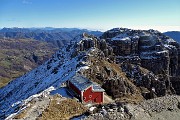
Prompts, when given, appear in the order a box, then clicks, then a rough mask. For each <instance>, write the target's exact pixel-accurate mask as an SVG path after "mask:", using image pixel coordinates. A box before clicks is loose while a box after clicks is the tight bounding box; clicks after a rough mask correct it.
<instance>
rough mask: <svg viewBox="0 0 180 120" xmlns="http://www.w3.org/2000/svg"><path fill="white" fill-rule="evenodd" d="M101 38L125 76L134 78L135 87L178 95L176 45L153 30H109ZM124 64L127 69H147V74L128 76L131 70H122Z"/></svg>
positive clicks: (157, 94)
mask: <svg viewBox="0 0 180 120" xmlns="http://www.w3.org/2000/svg"><path fill="white" fill-rule="evenodd" d="M101 38H102V39H106V41H107V42H108V44H109V45H110V46H111V47H112V48H113V52H114V54H115V55H116V56H115V59H116V63H119V64H121V65H122V66H123V67H124V72H126V76H127V77H128V78H129V79H133V80H134V81H135V82H134V83H135V85H136V86H140V87H143V88H145V89H147V90H148V91H149V92H151V91H152V90H153V91H154V92H153V91H152V92H153V94H154V95H155V96H164V95H165V94H172V93H177V94H179V93H180V90H179V89H178V86H177V84H179V85H180V83H179V82H180V77H178V76H179V73H180V69H179V68H180V67H179V66H180V62H179V61H180V50H179V44H178V43H177V42H175V41H174V40H173V39H171V38H169V37H167V36H165V35H163V34H161V33H160V32H158V31H155V30H147V31H145V30H131V29H126V28H114V29H111V30H109V31H107V32H105V33H104V34H103V35H102V36H101ZM127 64H129V67H130V66H131V64H133V65H136V66H140V67H142V68H146V69H147V70H148V71H150V72H149V73H146V74H142V73H141V72H140V73H139V72H138V73H130V71H131V72H132V71H133V70H132V69H131V68H128V67H126V68H125V66H126V65H127ZM131 67H132V66H131ZM133 69H134V67H133ZM137 71H138V70H137ZM147 90H146V92H147ZM152 92H151V93H152Z"/></svg>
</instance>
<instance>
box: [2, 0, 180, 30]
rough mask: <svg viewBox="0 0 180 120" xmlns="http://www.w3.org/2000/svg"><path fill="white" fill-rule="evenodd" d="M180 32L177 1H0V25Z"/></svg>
mask: <svg viewBox="0 0 180 120" xmlns="http://www.w3.org/2000/svg"><path fill="white" fill-rule="evenodd" d="M3 27H78V28H89V29H99V30H107V29H110V28H113V27H128V28H134V29H150V28H154V29H158V30H160V31H167V30H179V31H180V0H0V28H3Z"/></svg>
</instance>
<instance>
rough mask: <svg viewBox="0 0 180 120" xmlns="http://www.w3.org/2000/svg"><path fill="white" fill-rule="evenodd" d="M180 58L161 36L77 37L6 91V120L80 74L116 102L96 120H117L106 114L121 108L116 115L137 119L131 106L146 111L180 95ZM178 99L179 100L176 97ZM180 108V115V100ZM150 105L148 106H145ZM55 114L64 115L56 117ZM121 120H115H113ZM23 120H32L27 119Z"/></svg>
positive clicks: (126, 32)
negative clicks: (139, 106) (106, 119)
mask: <svg viewBox="0 0 180 120" xmlns="http://www.w3.org/2000/svg"><path fill="white" fill-rule="evenodd" d="M179 58H180V49H179V44H178V43H177V42H175V41H174V40H173V39H171V38H169V37H167V36H165V35H164V34H162V33H160V32H158V31H155V30H131V29H127V28H114V29H111V30H108V31H106V32H104V33H103V34H102V36H100V37H96V36H93V35H89V34H86V33H83V34H82V35H79V36H77V37H75V38H74V39H73V40H72V41H71V42H70V45H68V46H64V47H63V48H61V49H60V50H59V51H58V52H57V53H56V54H55V55H54V56H53V57H52V58H51V59H49V60H48V61H47V62H45V63H44V64H43V65H41V66H39V67H38V68H36V69H34V70H32V71H31V72H29V73H27V74H25V75H24V76H22V77H20V78H17V79H15V80H13V81H12V82H10V83H9V84H8V85H7V86H5V87H3V88H1V89H0V96H1V97H0V118H1V119H5V118H6V119H15V118H16V117H17V115H18V114H20V113H22V111H24V110H27V111H28V109H30V110H31V107H32V106H33V105H34V102H32V101H34V100H37V101H38V99H41V100H40V101H43V100H44V98H47V96H49V94H50V93H51V91H56V90H58V89H59V87H60V86H61V85H62V83H65V82H66V81H67V80H68V79H70V78H71V77H72V76H74V75H75V74H80V75H83V76H85V77H86V78H88V79H90V80H92V81H93V82H96V83H98V84H99V85H100V86H101V87H102V88H103V89H104V90H105V92H106V94H107V96H110V97H111V98H112V99H113V101H112V102H113V103H111V104H107V105H104V106H100V107H99V108H100V109H101V110H100V111H97V113H96V114H94V116H95V117H97V116H99V115H100V116H101V117H102V118H103V116H106V115H107V114H113V115H115V113H116V112H113V110H112V111H111V110H110V111H109V112H106V109H107V110H108V109H110V108H111V106H114V105H115V106H118V107H115V109H116V108H117V110H119V111H120V113H118V112H117V114H118V115H119V116H120V117H123V116H124V118H126V119H131V118H133V117H136V116H133V111H132V109H136V108H135V107H136V106H133V105H132V106H128V105H127V103H128V104H139V105H141V104H140V103H142V101H146V99H152V98H157V97H162V96H167V95H173V94H177V95H179V94H180V89H179V84H180V76H179V73H180V69H179V67H180V64H179V63H180V62H179ZM59 94H61V93H59ZM48 98H51V97H48ZM167 98H168V97H167ZM177 98H178V97H177ZM63 99H64V98H63ZM159 99H161V98H159ZM163 99H164V98H163ZM174 99H176V98H174V97H173V100H174ZM58 100H59V98H58ZM48 101H49V102H50V101H53V100H48ZM56 101H57V100H56ZM60 101H62V100H60ZM154 101H155V102H154ZM154 101H152V102H153V103H152V106H155V103H156V101H158V99H156V100H154ZM146 103H147V104H148V101H147V102H145V103H144V104H146ZM165 103H166V102H165ZM175 103H176V108H177V109H179V108H178V105H179V98H178V99H177V100H175ZM47 104H50V105H51V104H52V103H47ZM47 104H46V105H47ZM54 104H55V103H53V105H54ZM58 104H59V103H57V105H55V106H58ZM144 104H143V103H142V106H143V105H144ZM30 106H31V107H30ZM47 106H48V105H47ZM108 106H109V108H108ZM69 107H71V106H69ZM32 108H33V107H32ZM60 108H61V107H60ZM60 108H59V109H60ZM144 108H145V107H144V106H143V107H142V109H139V110H145V109H144ZM42 109H43V110H44V111H45V112H46V113H47V114H50V113H48V110H49V111H51V110H50V109H51V108H48V110H47V108H42ZM42 109H41V110H40V111H38V108H37V111H38V115H36V118H38V117H39V119H40V118H43V117H44V116H46V115H44V114H45V112H43V110H42ZM83 109H84V108H83ZM112 109H113V107H112ZM167 109H168V108H167ZM102 111H104V112H102ZM123 111H124V112H123ZM54 112H57V110H56V111H54ZM106 113H107V114H106ZM139 113H140V112H139ZM55 114H58V112H57V113H53V115H55ZM73 114H75V116H77V115H80V113H73ZM81 114H82V111H81ZM97 114H98V115H97ZM134 114H136V113H135V112H134ZM42 115H44V116H42ZM51 115H52V114H51ZM118 115H115V117H109V118H110V119H113V118H116V117H117V116H118ZM146 115H147V114H146ZM148 115H149V114H148ZM33 116H35V115H34V114H33ZM142 116H143V115H142ZM66 117H67V116H66ZM71 117H73V116H71ZM106 117H108V116H106ZM148 117H149V116H148ZM36 118H33V119H36ZM67 118H68V117H67ZM90 118H92V119H94V117H93V115H91V116H89V117H85V119H90ZM99 118H100V117H99ZM23 119H27V117H26V115H24V116H23ZM29 119H30V118H29ZM46 119H48V118H46ZM119 119H120V118H119Z"/></svg>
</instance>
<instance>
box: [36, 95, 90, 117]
mask: <svg viewBox="0 0 180 120" xmlns="http://www.w3.org/2000/svg"><path fill="white" fill-rule="evenodd" d="M86 111H87V108H85V107H84V106H83V105H82V104H81V103H79V102H77V101H76V100H74V99H66V100H58V98H55V99H53V100H51V102H50V105H49V106H48V108H46V109H45V111H44V112H43V113H42V116H40V117H39V118H38V120H62V119H70V118H72V117H73V116H78V115H81V114H83V113H84V112H86Z"/></svg>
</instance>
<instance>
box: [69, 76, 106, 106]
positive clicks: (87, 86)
mask: <svg viewBox="0 0 180 120" xmlns="http://www.w3.org/2000/svg"><path fill="white" fill-rule="evenodd" d="M68 86H69V88H70V89H71V90H72V91H73V92H74V93H75V94H76V96H77V97H78V98H79V99H80V101H82V102H83V103H88V102H90V103H103V102H104V91H105V90H104V89H102V88H101V87H100V86H99V85H98V84H96V83H93V82H92V81H90V80H89V79H87V78H85V77H83V76H80V75H76V76H74V77H72V78H71V79H70V80H69V81H68Z"/></svg>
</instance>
